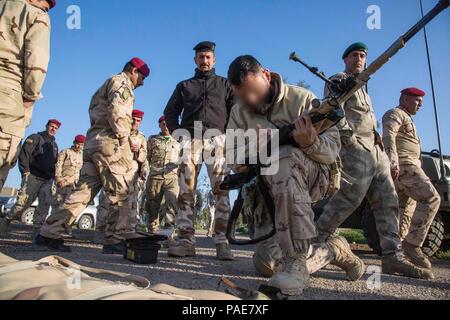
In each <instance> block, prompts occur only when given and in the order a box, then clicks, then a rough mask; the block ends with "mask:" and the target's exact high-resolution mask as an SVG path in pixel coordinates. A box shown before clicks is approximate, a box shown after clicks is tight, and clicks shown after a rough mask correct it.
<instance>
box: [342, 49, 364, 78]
mask: <svg viewBox="0 0 450 320" xmlns="http://www.w3.org/2000/svg"><path fill="white" fill-rule="evenodd" d="M366 57H367V56H366V53H365V52H364V51H352V52H350V53H349V55H348V56H347V57H346V58H345V59H344V63H345V71H346V72H347V73H349V74H352V75H356V74H360V73H361V72H363V70H364V66H365V65H366Z"/></svg>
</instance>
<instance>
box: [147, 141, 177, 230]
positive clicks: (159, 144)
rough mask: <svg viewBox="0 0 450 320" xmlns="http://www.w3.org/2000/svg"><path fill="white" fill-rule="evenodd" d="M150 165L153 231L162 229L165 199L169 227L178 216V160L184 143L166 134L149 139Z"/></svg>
mask: <svg viewBox="0 0 450 320" xmlns="http://www.w3.org/2000/svg"><path fill="white" fill-rule="evenodd" d="M147 148H148V163H149V165H150V176H149V177H148V180H147V186H146V193H147V194H146V203H145V211H147V213H148V215H149V217H148V225H149V229H150V230H152V231H155V230H157V229H158V226H159V223H160V220H159V213H160V209H161V201H162V199H163V197H164V201H165V207H166V210H165V212H166V218H165V219H166V226H167V227H171V226H173V223H174V221H175V216H176V214H177V211H178V209H177V197H178V193H179V186H178V174H177V170H178V160H179V156H180V144H179V143H178V142H177V141H176V140H175V139H174V138H173V137H172V136H167V137H165V136H163V135H162V134H159V135H154V136H151V137H150V138H149V139H148V147H147Z"/></svg>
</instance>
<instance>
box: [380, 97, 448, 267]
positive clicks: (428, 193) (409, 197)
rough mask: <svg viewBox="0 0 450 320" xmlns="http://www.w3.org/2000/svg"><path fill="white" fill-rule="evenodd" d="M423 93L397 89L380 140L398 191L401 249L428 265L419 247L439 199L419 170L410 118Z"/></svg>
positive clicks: (417, 143)
mask: <svg viewBox="0 0 450 320" xmlns="http://www.w3.org/2000/svg"><path fill="white" fill-rule="evenodd" d="M424 96H425V92H423V91H422V90H420V89H417V88H407V89H404V90H403V91H402V92H401V96H400V106H399V107H397V108H395V109H391V110H389V111H388V112H386V114H385V115H384V116H383V142H384V145H385V147H386V153H387V154H388V156H389V159H390V161H391V173H392V178H393V179H394V181H395V187H396V189H397V192H398V198H399V216H400V237H401V239H403V250H404V252H405V255H406V257H407V258H408V259H409V260H411V262H413V263H414V264H416V265H418V266H421V267H423V268H431V263H430V261H429V260H428V258H427V257H426V256H425V255H424V254H423V252H422V250H421V246H422V245H423V242H424V241H425V237H426V235H427V233H428V229H429V228H430V225H431V222H433V220H434V217H435V215H436V213H437V212H438V210H439V205H440V202H441V199H440V197H439V193H438V192H437V191H436V189H435V188H434V186H433V184H432V183H431V181H430V178H428V177H427V175H426V174H425V172H424V171H423V170H422V163H421V148H420V139H419V136H418V134H417V129H416V126H415V125H414V121H413V119H412V116H414V115H416V114H417V112H418V111H419V109H420V108H421V106H422V100H423V97H424ZM416 203H417V207H416Z"/></svg>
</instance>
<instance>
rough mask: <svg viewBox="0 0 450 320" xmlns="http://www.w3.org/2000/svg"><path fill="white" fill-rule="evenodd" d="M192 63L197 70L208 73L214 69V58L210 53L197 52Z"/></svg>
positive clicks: (212, 53)
mask: <svg viewBox="0 0 450 320" xmlns="http://www.w3.org/2000/svg"><path fill="white" fill-rule="evenodd" d="M194 61H195V64H196V65H197V69H198V70H200V71H203V72H208V71H211V69H212V68H214V65H215V64H216V57H215V55H214V52H211V51H206V52H198V53H197V54H196V55H195V58H194Z"/></svg>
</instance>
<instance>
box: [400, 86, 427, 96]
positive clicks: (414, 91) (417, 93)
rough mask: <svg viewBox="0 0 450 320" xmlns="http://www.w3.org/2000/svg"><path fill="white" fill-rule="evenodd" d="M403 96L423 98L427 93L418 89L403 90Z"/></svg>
mask: <svg viewBox="0 0 450 320" xmlns="http://www.w3.org/2000/svg"><path fill="white" fill-rule="evenodd" d="M402 94H405V95H407V96H413V97H423V96H424V95H425V92H424V91H422V90H420V89H417V88H406V89H403V90H402Z"/></svg>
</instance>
